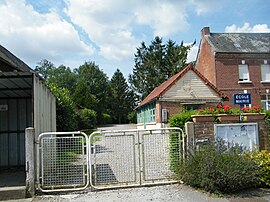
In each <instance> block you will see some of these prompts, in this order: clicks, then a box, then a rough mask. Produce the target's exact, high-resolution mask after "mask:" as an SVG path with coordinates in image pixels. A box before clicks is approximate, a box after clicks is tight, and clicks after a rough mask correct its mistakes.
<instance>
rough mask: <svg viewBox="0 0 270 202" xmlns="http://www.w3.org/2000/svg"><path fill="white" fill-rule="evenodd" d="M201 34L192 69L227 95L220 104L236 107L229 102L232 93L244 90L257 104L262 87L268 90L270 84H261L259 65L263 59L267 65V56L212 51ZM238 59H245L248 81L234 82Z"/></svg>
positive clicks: (239, 62) (268, 58) (264, 90)
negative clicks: (194, 65) (249, 81)
mask: <svg viewBox="0 0 270 202" xmlns="http://www.w3.org/2000/svg"><path fill="white" fill-rule="evenodd" d="M204 34H205V33H203V32H202V40H201V45H200V50H199V53H198V57H197V62H196V68H197V69H198V70H199V71H200V72H201V73H202V74H203V75H204V76H205V77H206V78H207V79H208V80H209V81H210V82H211V83H213V84H214V85H215V86H216V87H217V88H218V89H219V90H221V91H222V92H223V93H225V94H226V95H227V96H228V97H229V101H227V102H225V103H224V104H226V105H229V106H231V107H238V106H235V105H233V99H232V96H233V94H236V93H244V90H247V92H248V93H250V94H251V97H252V105H261V95H262V94H265V92H266V89H270V83H261V64H264V60H267V63H268V64H270V55H269V54H247V53H242V54H235V53H215V52H214V51H213V50H212V49H211V46H210V44H209V43H208V41H207V39H206V36H205V35H204ZM242 60H245V64H247V65H248V69H249V76H250V80H251V81H252V83H238V80H239V72H238V65H239V64H241V63H242Z"/></svg>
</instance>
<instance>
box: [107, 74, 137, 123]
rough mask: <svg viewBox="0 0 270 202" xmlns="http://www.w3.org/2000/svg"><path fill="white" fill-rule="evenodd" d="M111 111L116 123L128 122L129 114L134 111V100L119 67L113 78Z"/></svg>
mask: <svg viewBox="0 0 270 202" xmlns="http://www.w3.org/2000/svg"><path fill="white" fill-rule="evenodd" d="M111 91H112V103H111V107H112V109H111V112H112V115H113V118H114V122H116V123H119V124H121V123H127V122H128V114H129V113H130V112H132V111H133V109H132V107H133V106H134V105H133V103H134V100H133V99H132V94H131V92H130V90H129V86H128V84H127V81H126V79H125V77H124V76H123V74H122V72H121V71H120V70H119V69H117V70H116V71H115V73H114V74H113V76H112V78H111Z"/></svg>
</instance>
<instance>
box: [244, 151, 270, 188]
mask: <svg viewBox="0 0 270 202" xmlns="http://www.w3.org/2000/svg"><path fill="white" fill-rule="evenodd" d="M248 156H249V157H250V158H251V159H252V160H253V161H255V162H256V163H257V165H258V166H259V168H260V171H261V177H260V181H261V184H262V185H263V186H270V152H269V151H266V150H262V151H260V152H259V151H253V152H251V153H249V154H248Z"/></svg>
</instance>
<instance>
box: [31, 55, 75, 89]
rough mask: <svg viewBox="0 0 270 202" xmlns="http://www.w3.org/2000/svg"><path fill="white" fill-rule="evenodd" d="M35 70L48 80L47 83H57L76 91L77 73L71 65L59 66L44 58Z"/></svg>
mask: <svg viewBox="0 0 270 202" xmlns="http://www.w3.org/2000/svg"><path fill="white" fill-rule="evenodd" d="M35 71H36V72H38V73H39V75H40V76H41V77H43V78H44V79H45V81H46V84H52V83H53V84H56V85H57V86H58V87H62V88H66V89H68V90H69V91H70V92H71V93H73V92H74V90H75V86H76V83H77V75H76V74H75V73H74V72H72V71H71V70H70V68H69V67H66V66H64V65H60V66H59V67H58V68H56V67H55V66H54V64H53V63H51V62H50V61H48V60H46V59H44V60H42V61H40V62H39V63H38V65H37V66H36V68H35Z"/></svg>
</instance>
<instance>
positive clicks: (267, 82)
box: [261, 81, 270, 84]
mask: <svg viewBox="0 0 270 202" xmlns="http://www.w3.org/2000/svg"><path fill="white" fill-rule="evenodd" d="M261 83H262V84H264V83H265V84H270V81H261Z"/></svg>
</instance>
